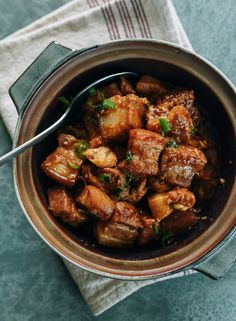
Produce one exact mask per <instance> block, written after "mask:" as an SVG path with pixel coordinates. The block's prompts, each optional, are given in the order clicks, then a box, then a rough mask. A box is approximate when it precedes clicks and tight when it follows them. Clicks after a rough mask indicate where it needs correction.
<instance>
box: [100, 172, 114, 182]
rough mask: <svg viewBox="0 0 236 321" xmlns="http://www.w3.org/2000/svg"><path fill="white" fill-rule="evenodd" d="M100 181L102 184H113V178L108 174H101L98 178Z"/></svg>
mask: <svg viewBox="0 0 236 321" xmlns="http://www.w3.org/2000/svg"><path fill="white" fill-rule="evenodd" d="M98 179H99V181H101V182H102V183H110V182H111V177H110V175H109V174H106V173H104V174H100V175H99V176H98Z"/></svg>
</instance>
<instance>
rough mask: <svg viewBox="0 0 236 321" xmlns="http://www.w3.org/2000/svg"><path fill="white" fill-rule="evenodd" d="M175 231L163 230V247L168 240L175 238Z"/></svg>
mask: <svg viewBox="0 0 236 321" xmlns="http://www.w3.org/2000/svg"><path fill="white" fill-rule="evenodd" d="M173 236H174V235H173V233H172V232H165V233H163V232H162V235H161V244H162V246H163V247H166V241H170V240H171V239H172V238H173Z"/></svg>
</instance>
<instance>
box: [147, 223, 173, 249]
mask: <svg viewBox="0 0 236 321" xmlns="http://www.w3.org/2000/svg"><path fill="white" fill-rule="evenodd" d="M152 228H153V231H154V233H155V234H156V236H158V237H159V238H160V240H161V244H162V246H163V247H166V242H167V241H169V240H171V239H172V238H173V236H174V234H173V233H172V232H171V231H165V232H164V231H163V230H161V229H160V227H159V226H158V225H157V224H156V223H154V224H153V226H152Z"/></svg>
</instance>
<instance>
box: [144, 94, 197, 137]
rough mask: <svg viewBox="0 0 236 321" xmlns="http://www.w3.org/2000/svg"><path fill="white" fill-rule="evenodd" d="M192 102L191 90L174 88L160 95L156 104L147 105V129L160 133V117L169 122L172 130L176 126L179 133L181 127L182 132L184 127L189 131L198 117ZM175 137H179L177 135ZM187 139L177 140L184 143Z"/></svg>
mask: <svg viewBox="0 0 236 321" xmlns="http://www.w3.org/2000/svg"><path fill="white" fill-rule="evenodd" d="M193 103H194V92H193V90H178V91H177V90H174V91H170V92H169V93H167V94H165V95H163V96H160V97H159V98H158V99H157V103H156V105H149V107H148V109H147V112H146V121H147V125H146V127H147V129H149V130H152V131H155V132H158V133H161V125H160V121H159V119H160V118H161V117H162V118H166V119H167V120H168V121H169V122H170V124H172V126H171V127H173V130H174V131H176V128H177V129H178V128H179V130H178V132H179V133H180V129H181V128H183V129H184V132H186V129H187V132H188V131H189V128H190V131H191V129H193V127H194V126H197V124H198V122H199V117H200V115H199V111H198V108H197V107H196V106H194V105H193ZM177 107H178V108H177ZM172 109H173V111H172ZM182 123H183V124H182ZM185 135H186V133H185ZM177 137H179V135H178V136H177ZM188 139H189V137H188V138H187V139H186V138H185V139H184V140H183V139H180V140H179V142H183V143H186V142H187V141H188Z"/></svg>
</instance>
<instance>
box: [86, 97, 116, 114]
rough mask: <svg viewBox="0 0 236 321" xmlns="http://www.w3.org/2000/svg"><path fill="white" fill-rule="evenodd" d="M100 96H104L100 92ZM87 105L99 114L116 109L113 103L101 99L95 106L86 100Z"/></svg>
mask: <svg viewBox="0 0 236 321" xmlns="http://www.w3.org/2000/svg"><path fill="white" fill-rule="evenodd" d="M101 96H102V97H103V98H104V94H103V93H102V92H101ZM87 105H88V106H89V107H92V108H94V109H96V110H97V111H98V112H99V113H101V112H102V111H104V110H105V109H113V110H114V109H116V104H115V103H114V102H113V101H111V100H110V99H108V98H106V99H103V100H102V101H100V102H99V103H98V104H96V105H94V104H92V103H90V101H89V99H88V100H87Z"/></svg>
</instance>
